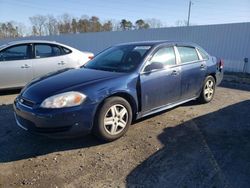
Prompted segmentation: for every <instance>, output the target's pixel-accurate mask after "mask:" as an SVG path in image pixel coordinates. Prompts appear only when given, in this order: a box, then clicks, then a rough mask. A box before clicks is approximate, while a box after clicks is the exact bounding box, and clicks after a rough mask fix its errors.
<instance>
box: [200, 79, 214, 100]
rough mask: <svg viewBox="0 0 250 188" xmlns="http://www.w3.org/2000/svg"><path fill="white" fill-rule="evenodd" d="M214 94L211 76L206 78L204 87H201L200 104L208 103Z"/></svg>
mask: <svg viewBox="0 0 250 188" xmlns="http://www.w3.org/2000/svg"><path fill="white" fill-rule="evenodd" d="M214 93H215V80H214V77H212V76H207V77H206V79H205V81H204V85H203V87H202V91H201V94H200V97H199V101H200V102H201V103H208V102H210V101H211V100H212V99H213V97H214Z"/></svg>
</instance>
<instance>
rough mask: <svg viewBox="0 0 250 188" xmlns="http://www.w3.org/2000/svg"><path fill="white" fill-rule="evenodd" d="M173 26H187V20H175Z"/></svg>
mask: <svg viewBox="0 0 250 188" xmlns="http://www.w3.org/2000/svg"><path fill="white" fill-rule="evenodd" d="M175 26H179V27H180V26H187V20H177V21H176V22H175Z"/></svg>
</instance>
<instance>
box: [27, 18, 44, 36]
mask: <svg viewBox="0 0 250 188" xmlns="http://www.w3.org/2000/svg"><path fill="white" fill-rule="evenodd" d="M29 19H30V22H31V24H32V28H33V27H35V28H36V31H37V33H38V35H39V36H42V35H43V34H44V30H45V23H46V20H47V17H46V16H42V15H36V16H32V17H30V18H29Z"/></svg>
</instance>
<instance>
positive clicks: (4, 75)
mask: <svg viewBox="0 0 250 188" xmlns="http://www.w3.org/2000/svg"><path fill="white" fill-rule="evenodd" d="M93 56H94V54H93V53H90V52H81V51H79V50H77V49H75V48H72V47H70V46H67V45H64V44H60V43H58V42H52V41H43V40H39V41H38V40H25V41H14V42H11V43H8V44H5V45H3V46H0V90H1V89H12V88H22V87H23V86H25V85H26V84H27V83H28V82H30V81H31V80H32V79H34V78H37V77H40V76H43V75H45V74H48V73H50V72H54V71H58V70H61V69H65V68H79V67H80V66H82V65H84V64H85V63H86V62H88V61H89V60H90V59H92V58H93Z"/></svg>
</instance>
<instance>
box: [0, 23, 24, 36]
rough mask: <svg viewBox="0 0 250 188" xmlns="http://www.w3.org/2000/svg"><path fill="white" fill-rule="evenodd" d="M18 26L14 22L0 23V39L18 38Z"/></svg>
mask: <svg viewBox="0 0 250 188" xmlns="http://www.w3.org/2000/svg"><path fill="white" fill-rule="evenodd" d="M19 36H21V35H19V33H18V26H17V24H16V23H14V22H6V23H0V38H15V37H19Z"/></svg>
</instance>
